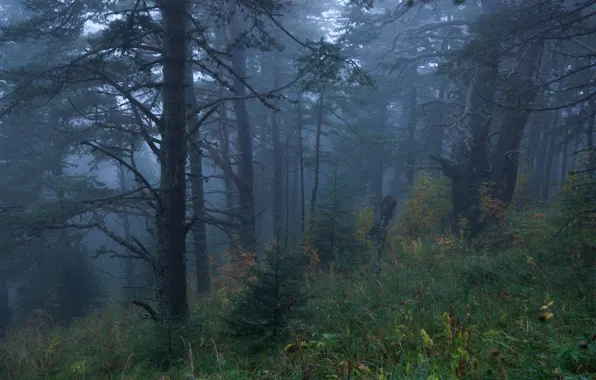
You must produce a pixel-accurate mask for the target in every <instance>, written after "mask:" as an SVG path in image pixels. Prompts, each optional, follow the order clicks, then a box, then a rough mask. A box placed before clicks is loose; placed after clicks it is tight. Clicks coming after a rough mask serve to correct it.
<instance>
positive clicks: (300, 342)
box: [0, 242, 596, 380]
mask: <svg viewBox="0 0 596 380" xmlns="http://www.w3.org/2000/svg"><path fill="white" fill-rule="evenodd" d="M422 246H423V247H422V249H421V253H420V254H417V255H416V256H412V255H411V252H408V251H407V250H403V251H401V252H399V253H396V254H398V255H399V258H393V259H394V260H388V262H387V263H386V265H385V267H384V271H383V274H382V275H381V278H379V279H378V280H377V279H373V278H367V277H365V276H363V277H362V278H360V279H358V281H354V278H352V279H350V280H348V279H345V278H343V277H339V276H334V275H333V274H331V275H329V276H325V277H323V276H321V277H320V278H316V280H311V282H310V284H309V292H310V297H309V300H308V303H307V309H308V310H309V311H310V313H311V315H312V318H311V319H309V320H307V321H304V322H303V323H300V324H297V325H296V326H294V337H293V338H292V339H290V340H289V341H288V342H286V343H285V344H284V345H279V346H275V347H272V348H271V349H269V350H267V351H266V352H264V353H263V354H260V355H257V356H254V355H253V356H247V355H246V353H245V351H244V349H243V343H242V342H241V341H236V340H234V339H233V338H229V337H228V336H227V335H226V334H225V333H224V330H225V329H224V326H223V324H222V320H223V317H224V316H225V315H226V313H227V311H228V308H229V299H228V294H229V293H228V290H227V289H219V290H217V291H216V292H214V294H213V295H212V297H211V298H210V299H209V300H207V301H203V302H201V303H197V304H196V305H194V307H193V310H192V321H191V327H190V328H187V329H185V330H184V332H183V333H176V335H177V336H175V337H173V339H177V340H178V341H179V342H180V343H182V345H183V347H184V348H185V350H183V352H182V351H180V352H178V357H177V358H174V359H173V363H171V364H172V365H170V366H168V367H169V368H168V369H163V368H166V366H164V365H163V363H160V362H158V361H156V360H155V358H156V357H159V356H160V355H159V351H160V349H163V347H160V345H159V342H158V341H157V340H156V338H153V337H154V334H153V328H154V327H153V326H152V322H150V321H147V320H144V319H142V318H141V316H140V315H139V312H138V311H137V310H132V309H121V308H118V307H113V308H106V309H104V310H101V311H97V312H95V313H93V314H92V315H90V316H88V317H86V318H83V319H79V320H77V321H75V323H74V324H73V325H72V326H70V327H69V328H64V329H60V328H51V327H46V326H44V324H43V323H40V321H32V322H31V323H29V324H27V325H26V326H24V327H23V328H21V329H20V330H18V331H15V332H14V333H13V334H11V336H10V337H9V339H8V340H7V341H6V342H4V343H2V345H1V346H0V368H1V369H0V375H1V377H2V378H3V379H17V378H18V379H40V378H41V379H164V380H165V379H256V378H259V379H301V378H302V379H307V378H312V379H314V378H319V379H325V378H348V374H349V375H350V378H369V379H388V378H408V379H450V378H471V379H485V378H503V379H518V378H524V377H525V378H532V379H551V378H561V379H562V378H566V379H571V378H578V379H579V378H586V379H587V378H590V376H589V374H594V373H596V356H595V354H596V342H595V341H594V339H596V337H595V336H594V334H596V330H595V327H594V326H596V317H595V316H596V293H595V290H594V289H595V288H594V287H590V285H589V284H587V283H586V278H588V277H589V275H590V273H587V272H586V273H583V271H589V269H587V268H578V267H574V266H573V265H568V266H563V265H555V264H554V263H553V262H552V261H551V260H546V259H545V260H544V261H541V260H538V259H537V258H536V257H537V256H539V254H540V252H531V253H529V252H527V251H525V250H523V249H520V248H512V249H509V250H507V251H506V252H501V253H499V254H481V253H478V252H476V253H474V254H466V255H457V254H456V253H454V252H452V251H450V250H449V249H445V248H442V246H440V245H438V246H437V245H436V244H435V243H425V242H423V243H422ZM544 254H546V253H544ZM390 261H395V262H396V263H397V265H394V264H391V263H390ZM555 261H556V260H555ZM591 275H592V276H594V273H593V272H592V273H591ZM582 375H583V376H584V377H582Z"/></svg>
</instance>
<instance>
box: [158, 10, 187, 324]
mask: <svg viewBox="0 0 596 380" xmlns="http://www.w3.org/2000/svg"><path fill="white" fill-rule="evenodd" d="M158 4H159V7H160V10H161V14H162V18H163V33H164V39H163V41H164V46H163V50H164V57H163V58H164V65H163V80H164V83H165V88H164V91H163V114H164V119H163V121H164V126H163V128H162V129H163V131H162V136H161V143H160V159H159V162H160V169H161V170H160V186H159V194H160V195H161V196H160V199H159V202H157V205H156V224H157V254H156V273H155V277H156V295H157V306H158V313H159V315H160V317H161V318H163V319H165V320H168V321H171V322H183V321H185V320H187V318H188V301H187V295H186V225H185V219H186V170H185V168H186V149H187V147H186V135H187V134H186V114H187V113H186V104H187V102H186V92H187V91H186V84H187V83H186V79H185V72H186V53H187V48H186V46H187V37H186V19H187V16H188V1H186V0H177V1H168V2H166V1H163V0H162V1H160V2H159V3H158Z"/></svg>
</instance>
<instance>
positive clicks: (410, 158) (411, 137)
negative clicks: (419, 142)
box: [406, 66, 418, 186]
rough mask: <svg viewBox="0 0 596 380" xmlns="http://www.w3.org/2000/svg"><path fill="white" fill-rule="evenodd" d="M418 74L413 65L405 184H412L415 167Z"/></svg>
mask: <svg viewBox="0 0 596 380" xmlns="http://www.w3.org/2000/svg"><path fill="white" fill-rule="evenodd" d="M417 76H418V67H417V66H416V67H414V68H413V69H412V72H411V78H410V80H411V81H412V84H411V87H410V96H409V98H408V148H407V149H408V154H407V157H406V165H407V169H406V170H407V171H406V173H407V177H406V180H407V182H408V184H407V186H413V185H414V177H415V175H416V169H415V168H414V165H415V164H416V162H415V160H416V153H417V147H416V121H417V119H418V112H417V106H418V89H417V87H416V78H417Z"/></svg>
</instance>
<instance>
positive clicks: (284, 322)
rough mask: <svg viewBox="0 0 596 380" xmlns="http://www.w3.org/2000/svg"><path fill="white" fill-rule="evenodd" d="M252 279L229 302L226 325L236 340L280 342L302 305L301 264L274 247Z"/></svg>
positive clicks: (267, 252)
mask: <svg viewBox="0 0 596 380" xmlns="http://www.w3.org/2000/svg"><path fill="white" fill-rule="evenodd" d="M252 271H253V278H252V279H248V280H247V281H246V284H245V289H243V291H242V292H241V293H240V294H239V295H238V296H237V298H236V299H235V300H233V301H232V306H231V310H230V316H229V318H228V319H227V324H228V327H229V330H230V333H231V334H232V335H233V336H236V337H243V338H259V340H260V341H261V342H263V341H267V340H273V341H276V340H278V339H280V338H282V337H283V336H284V335H285V333H286V330H287V328H288V326H289V323H290V321H291V320H293V319H296V318H298V317H299V310H300V306H301V304H302V303H303V302H304V296H303V289H302V286H303V284H302V278H301V277H302V263H301V262H300V260H299V259H298V256H297V255H293V254H291V253H290V252H288V251H287V250H285V249H284V248H283V247H281V246H279V245H277V244H273V245H272V246H270V247H268V249H267V250H266V252H265V258H264V262H263V263H262V264H260V265H257V266H254V267H253V268H252Z"/></svg>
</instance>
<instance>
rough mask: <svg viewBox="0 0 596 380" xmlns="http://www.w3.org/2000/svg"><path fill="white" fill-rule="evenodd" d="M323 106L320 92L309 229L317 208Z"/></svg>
mask: <svg viewBox="0 0 596 380" xmlns="http://www.w3.org/2000/svg"><path fill="white" fill-rule="evenodd" d="M323 106H324V93H323V92H321V95H320V96H319V105H318V107H317V108H318V110H317V112H318V116H317V130H316V136H315V168H314V178H313V187H312V193H311V196H310V216H309V217H310V219H309V223H310V227H311V228H312V226H313V221H314V218H315V210H316V206H317V193H318V191H319V172H320V169H321V162H320V161H321V128H322V126H323Z"/></svg>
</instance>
